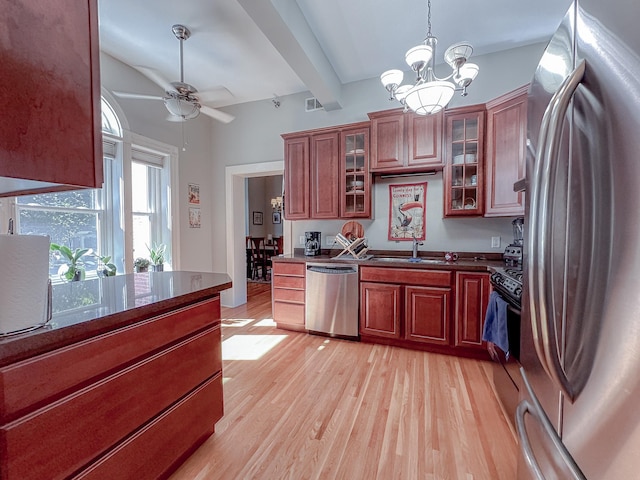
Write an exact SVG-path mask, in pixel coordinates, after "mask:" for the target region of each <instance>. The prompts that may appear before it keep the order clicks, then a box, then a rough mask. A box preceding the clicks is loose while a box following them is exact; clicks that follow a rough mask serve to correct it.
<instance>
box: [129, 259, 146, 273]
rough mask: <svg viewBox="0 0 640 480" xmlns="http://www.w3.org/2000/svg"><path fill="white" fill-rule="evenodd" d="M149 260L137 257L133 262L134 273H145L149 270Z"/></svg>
mask: <svg viewBox="0 0 640 480" xmlns="http://www.w3.org/2000/svg"><path fill="white" fill-rule="evenodd" d="M149 263H150V262H149V260H148V259H146V258H142V257H138V258H136V259H135V260H134V262H133V267H134V268H135V270H136V273H140V272H146V271H148V270H149Z"/></svg>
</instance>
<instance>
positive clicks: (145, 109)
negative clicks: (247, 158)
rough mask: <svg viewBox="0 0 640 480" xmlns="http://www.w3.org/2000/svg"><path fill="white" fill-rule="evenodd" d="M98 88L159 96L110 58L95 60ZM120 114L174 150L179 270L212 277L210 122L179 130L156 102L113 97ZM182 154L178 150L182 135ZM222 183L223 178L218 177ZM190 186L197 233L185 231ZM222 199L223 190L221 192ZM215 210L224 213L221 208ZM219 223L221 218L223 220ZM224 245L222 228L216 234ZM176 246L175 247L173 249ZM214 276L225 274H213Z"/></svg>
mask: <svg viewBox="0 0 640 480" xmlns="http://www.w3.org/2000/svg"><path fill="white" fill-rule="evenodd" d="M100 68H101V82H102V85H103V87H105V88H106V89H107V90H109V91H110V92H113V91H114V90H115V91H121V92H133V93H145V94H159V95H160V94H162V92H161V91H160V90H161V89H160V87H158V86H157V85H156V84H154V83H152V82H150V81H149V80H147V79H146V77H144V76H143V75H142V74H140V73H138V72H137V71H136V70H134V69H132V68H130V67H128V66H127V65H125V64H123V63H121V62H120V61H118V60H116V59H114V58H113V57H111V56H109V55H106V54H104V53H103V54H101V56H100ZM114 98H115V99H116V101H117V102H118V105H119V106H120V108H121V109H122V111H123V112H124V114H125V116H126V118H127V121H128V123H129V128H130V130H131V132H133V133H137V134H140V135H143V136H145V137H148V138H152V139H154V140H158V141H161V142H163V143H167V144H170V145H174V146H176V147H179V159H178V175H179V181H178V189H179V192H178V199H179V202H178V208H177V212H178V215H177V216H178V218H177V219H174V222H173V224H174V225H177V228H178V229H179V238H180V241H179V244H178V246H177V251H174V256H175V255H176V254H177V255H179V264H180V269H182V270H199V271H213V255H214V250H213V249H212V248H211V237H212V236H213V235H212V232H213V230H212V228H213V223H214V222H213V218H214V208H213V198H214V196H213V192H212V182H211V179H212V177H213V175H214V168H213V162H212V158H213V152H212V144H211V141H210V136H211V129H212V128H213V126H212V120H210V119H209V118H208V117H206V116H205V115H201V116H199V117H198V118H196V119H194V120H189V122H186V123H184V124H182V123H176V122H169V121H167V120H166V117H167V111H166V109H165V107H164V104H163V103H162V102H161V101H154V100H131V99H123V98H119V97H117V96H115V97H114ZM183 126H184V138H185V140H186V146H185V147H186V148H185V149H184V150H183V130H182V127H183ZM219 175H221V176H222V177H224V174H223V173H219ZM189 183H195V184H198V185H200V213H201V227H200V228H189V217H188V215H189V203H188V198H187V191H188V190H187V189H188V185H189ZM223 193H224V188H223ZM218 205H219V206H218V208H220V209H221V211H222V212H223V213H224V202H223V203H222V206H220V204H218ZM223 219H224V216H223ZM218 231H219V232H220V236H221V237H222V239H223V240H224V227H223V228H222V230H218ZM175 247H176V246H175V245H174V248H175ZM216 271H222V272H224V271H225V269H224V268H222V269H220V268H218V270H216Z"/></svg>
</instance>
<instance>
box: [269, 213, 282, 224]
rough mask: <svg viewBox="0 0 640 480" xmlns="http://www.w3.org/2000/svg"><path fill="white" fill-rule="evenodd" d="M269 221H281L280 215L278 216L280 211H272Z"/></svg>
mask: <svg viewBox="0 0 640 480" xmlns="http://www.w3.org/2000/svg"><path fill="white" fill-rule="evenodd" d="M271 222H272V223H280V222H282V217H281V216H280V212H273V215H272V216H271Z"/></svg>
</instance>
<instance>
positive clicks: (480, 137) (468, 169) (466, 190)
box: [443, 105, 485, 217]
mask: <svg viewBox="0 0 640 480" xmlns="http://www.w3.org/2000/svg"><path fill="white" fill-rule="evenodd" d="M484 114H485V111H484V105H474V106H472V107H462V108H456V109H452V110H448V111H447V114H446V117H445V122H446V127H445V145H446V159H447V163H446V166H445V169H444V174H443V189H444V216H445V217H453V216H470V215H475V216H477V215H482V212H483V209H484Z"/></svg>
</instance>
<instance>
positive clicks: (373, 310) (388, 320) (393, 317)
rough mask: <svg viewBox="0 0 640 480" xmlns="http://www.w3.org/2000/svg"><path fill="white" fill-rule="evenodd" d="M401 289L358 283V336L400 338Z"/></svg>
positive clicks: (386, 284) (379, 284) (399, 287)
mask: <svg viewBox="0 0 640 480" xmlns="http://www.w3.org/2000/svg"><path fill="white" fill-rule="evenodd" d="M401 307H402V287H401V286H400V285H393V284H388V283H371V282H361V283H360V335H374V336H376V337H387V338H400V322H401V320H402V318H401V315H402V308H401Z"/></svg>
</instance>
